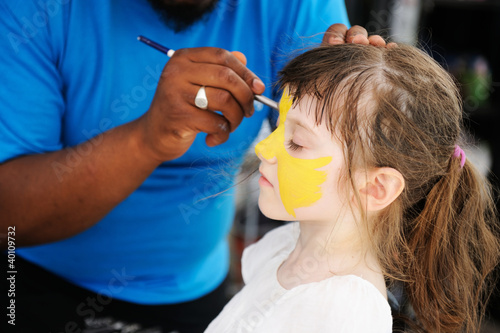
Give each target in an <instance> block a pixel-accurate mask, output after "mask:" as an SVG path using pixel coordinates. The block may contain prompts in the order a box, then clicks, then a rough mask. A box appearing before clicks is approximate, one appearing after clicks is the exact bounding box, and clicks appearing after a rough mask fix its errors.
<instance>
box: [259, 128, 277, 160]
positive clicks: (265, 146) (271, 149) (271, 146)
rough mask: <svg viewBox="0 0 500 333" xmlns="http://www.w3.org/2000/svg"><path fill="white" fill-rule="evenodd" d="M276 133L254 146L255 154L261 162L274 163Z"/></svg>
mask: <svg viewBox="0 0 500 333" xmlns="http://www.w3.org/2000/svg"><path fill="white" fill-rule="evenodd" d="M275 139H276V131H274V132H273V133H271V134H270V135H269V136H268V137H267V138H265V139H264V140H262V141H261V142H259V143H257V145H256V146H255V154H256V155H257V157H258V158H259V159H260V160H261V161H264V160H265V161H266V162H268V163H276V161H277V158H276V144H277V142H276V140H275Z"/></svg>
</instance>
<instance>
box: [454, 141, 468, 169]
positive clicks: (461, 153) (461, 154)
mask: <svg viewBox="0 0 500 333" xmlns="http://www.w3.org/2000/svg"><path fill="white" fill-rule="evenodd" d="M453 157H455V158H458V157H460V169H461V168H463V167H464V164H465V152H464V151H463V149H462V148H460V146H459V145H455V151H454V152H453Z"/></svg>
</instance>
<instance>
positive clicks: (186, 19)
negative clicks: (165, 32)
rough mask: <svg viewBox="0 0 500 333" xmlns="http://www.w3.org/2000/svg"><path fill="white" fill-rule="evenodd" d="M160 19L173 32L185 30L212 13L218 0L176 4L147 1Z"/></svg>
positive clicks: (166, 1)
mask: <svg viewBox="0 0 500 333" xmlns="http://www.w3.org/2000/svg"><path fill="white" fill-rule="evenodd" d="M148 1H149V3H150V4H151V6H152V7H153V9H154V10H155V11H156V12H157V13H158V15H159V17H160V19H161V20H162V21H163V22H164V23H165V24H166V25H167V27H169V28H171V29H172V30H174V31H175V32H181V31H185V30H187V29H188V28H189V27H191V26H192V25H193V24H194V23H196V22H198V21H200V20H201V19H202V18H204V17H205V16H206V15H207V14H208V13H210V12H212V11H213V10H214V9H215V7H216V5H217V2H218V0H211V1H208V3H201V4H199V3H198V4H196V3H176V1H169V0H148Z"/></svg>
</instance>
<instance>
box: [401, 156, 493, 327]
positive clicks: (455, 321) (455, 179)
mask: <svg viewBox="0 0 500 333" xmlns="http://www.w3.org/2000/svg"><path fill="white" fill-rule="evenodd" d="M494 207H495V206H494V201H493V198H492V193H491V188H490V186H489V185H488V184H487V182H486V180H485V179H484V177H482V176H481V175H479V173H478V172H477V170H476V169H475V168H474V167H473V165H472V164H470V163H469V162H465V164H464V165H463V168H461V166H460V159H459V158H458V159H457V158H451V159H450V163H449V167H448V172H447V174H445V175H443V176H442V177H441V178H440V179H439V180H438V181H437V183H436V184H435V185H434V186H433V187H432V189H431V190H430V192H429V193H428V195H427V197H426V199H425V204H424V207H423V209H422V210H421V212H420V214H418V215H417V216H416V217H415V218H414V219H413V220H412V221H407V223H408V224H407V225H408V226H409V228H408V229H407V230H406V235H405V236H404V238H405V239H406V241H407V245H408V251H409V254H410V258H408V259H410V262H409V265H408V266H407V268H408V270H409V271H408V274H407V275H408V276H409V277H410V278H411V279H410V281H411V282H409V283H407V284H406V286H407V288H406V289H407V290H406V292H407V296H408V299H409V302H410V303H411V305H412V306H413V308H414V310H415V315H416V317H417V318H418V321H419V322H420V325H421V326H422V328H424V329H425V331H427V332H433V333H440V332H454V333H455V332H479V323H480V321H481V319H482V318H481V317H482V315H481V314H482V313H483V311H482V309H483V308H484V306H485V302H486V301H487V299H488V297H489V295H488V292H487V290H490V289H489V287H488V286H489V285H490V283H491V281H490V279H491V274H490V273H491V272H492V270H493V269H494V267H495V265H496V263H497V262H498V258H499V250H498V249H499V244H498V238H497V234H498V233H497V225H496V224H497V220H496V218H495V208H494Z"/></svg>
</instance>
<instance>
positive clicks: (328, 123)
mask: <svg viewBox="0 0 500 333" xmlns="http://www.w3.org/2000/svg"><path fill="white" fill-rule="evenodd" d="M280 86H281V88H282V89H283V91H284V93H283V96H282V98H281V101H280V107H279V108H280V118H279V125H278V127H277V129H276V130H275V131H274V132H273V133H272V134H271V135H270V136H269V137H268V138H266V139H265V140H263V141H261V142H260V143H259V144H258V145H257V146H256V148H255V151H256V154H257V156H258V157H259V158H260V160H261V166H260V169H259V171H260V173H261V175H262V177H261V178H260V180H259V184H260V196H259V207H260V209H261V210H262V212H263V213H264V214H265V215H266V216H268V217H270V218H272V219H278V220H283V221H290V220H295V221H298V222H294V223H289V224H286V225H284V226H282V227H279V228H277V229H275V230H273V231H271V232H269V233H268V234H266V235H265V236H264V237H263V239H262V240H260V241H259V242H257V243H256V244H254V245H252V246H250V247H248V248H247V249H246V250H245V252H244V254H243V259H242V274H243V279H244V282H245V287H244V288H243V289H242V290H241V292H239V293H238V294H237V295H236V296H235V297H234V298H233V299H232V300H231V301H230V302H229V303H228V305H227V306H226V307H225V308H224V310H223V311H222V312H221V314H220V315H219V316H218V317H217V318H216V319H215V320H214V321H213V322H212V323H211V324H210V326H209V327H208V329H207V331H206V332H216V333H222V332H231V333H238V332H268V333H276V332H283V333H290V332H304V333H305V332H307V333H310V332H346V333H347V332H348V333H353V332H360V333H361V332H362V333H368V332H369V333H376V332H383V333H389V332H392V331H393V329H394V330H395V331H398V332H432V333H440V332H454V333H456V332H478V331H479V324H480V321H481V317H482V315H481V314H482V309H483V305H484V304H483V303H482V302H483V301H484V300H485V296H487V295H488V293H489V289H488V288H489V287H488V277H489V276H490V273H491V271H492V270H493V268H494V266H495V265H496V263H497V260H498V257H499V245H498V239H497V237H496V232H495V228H494V226H495V223H496V220H495V215H494V209H493V201H492V198H491V193H490V188H489V187H488V185H487V184H486V182H485V180H484V179H483V178H482V177H481V176H480V175H479V174H478V173H477V172H476V170H475V168H474V167H473V166H472V164H471V163H470V162H469V161H468V160H466V157H465V153H464V152H463V150H462V149H461V148H460V143H461V142H460V140H461V138H462V133H461V126H462V110H461V102H460V98H459V96H458V92H457V87H456V86H455V84H454V83H453V80H452V79H451V77H450V76H449V75H448V74H447V73H446V72H445V71H444V70H443V69H442V68H441V67H440V66H439V65H438V64H437V63H436V62H434V61H433V60H432V59H431V58H430V57H429V56H428V55H426V54H424V53H423V52H421V51H419V50H418V49H416V48H414V47H410V46H404V45H399V46H398V47H393V48H377V47H366V46H359V45H354V44H344V45H337V46H321V47H319V48H316V49H313V50H310V51H308V52H306V53H304V54H302V55H299V56H298V57H297V58H295V59H294V60H292V61H291V62H290V63H289V64H288V65H287V66H286V67H285V68H284V69H283V71H282V72H281V79H280ZM394 284H398V285H401V286H402V289H403V291H404V294H405V295H406V298H407V299H408V304H409V305H410V308H411V309H412V312H411V313H412V316H411V318H406V317H402V316H401V318H402V319H403V320H402V321H400V320H399V317H400V316H396V315H395V316H394V318H393V316H392V315H391V308H390V306H389V303H388V292H387V288H391V286H393V285H394ZM393 321H394V323H395V324H394V325H393ZM400 323H401V324H400ZM393 326H394V327H393Z"/></svg>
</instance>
